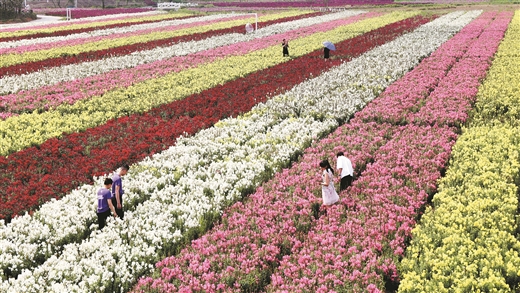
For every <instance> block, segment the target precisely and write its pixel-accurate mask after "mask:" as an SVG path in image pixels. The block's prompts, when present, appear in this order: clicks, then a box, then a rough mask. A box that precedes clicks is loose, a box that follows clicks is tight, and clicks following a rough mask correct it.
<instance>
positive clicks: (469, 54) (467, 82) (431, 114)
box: [359, 12, 512, 126]
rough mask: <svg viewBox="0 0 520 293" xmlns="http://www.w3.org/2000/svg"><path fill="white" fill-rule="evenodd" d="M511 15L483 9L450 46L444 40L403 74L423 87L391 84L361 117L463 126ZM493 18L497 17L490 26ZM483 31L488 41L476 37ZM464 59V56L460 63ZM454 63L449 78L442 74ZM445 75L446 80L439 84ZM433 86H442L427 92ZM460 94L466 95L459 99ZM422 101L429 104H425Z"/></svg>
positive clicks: (406, 122) (394, 121)
mask: <svg viewBox="0 0 520 293" xmlns="http://www.w3.org/2000/svg"><path fill="white" fill-rule="evenodd" d="M511 17H512V16H511V13H510V12H502V13H500V14H497V13H496V12H487V13H484V14H483V15H482V16H481V17H479V18H478V19H477V20H475V21H474V22H473V23H472V24H471V25H468V26H467V27H465V28H464V29H463V30H462V31H461V33H459V34H457V35H455V36H454V37H453V39H452V41H450V42H449V43H448V44H449V46H448V44H446V45H445V46H442V47H441V48H439V50H437V51H436V52H434V54H432V56H431V57H430V58H428V59H426V60H424V61H423V62H422V64H421V66H419V67H418V68H417V69H416V70H414V71H412V72H410V74H408V75H406V76H405V77H404V78H403V82H404V83H403V84H413V85H414V86H415V87H417V88H421V89H422V90H420V91H415V92H413V93H410V92H408V91H407V89H406V87H405V88H398V87H392V88H391V89H390V88H389V89H388V90H387V91H386V92H385V94H384V95H383V96H382V97H381V98H379V99H377V100H375V101H373V106H372V107H371V110H370V111H368V110H367V111H363V113H362V115H361V116H359V118H360V119H362V120H363V121H385V122H389V123H393V124H401V125H404V124H408V123H416V124H428V125H432V124H434V123H437V124H448V125H457V126H460V124H461V123H464V122H465V121H466V119H467V117H468V109H469V108H471V106H472V102H474V97H475V94H476V92H477V86H478V84H480V80H482V78H483V77H484V76H485V74H486V69H487V68H488V67H489V64H490V61H489V60H490V57H492V56H493V54H494V52H495V51H496V49H497V47H498V44H499V43H500V40H501V39H502V37H503V32H504V31H505V29H506V28H507V25H508V24H509V21H510V19H511ZM493 19H494V20H493ZM491 20H493V22H492V23H491V24H489V25H488V26H487V27H486V24H487V23H489V22H490V21H491ZM478 24H481V25H479V26H477V25H478ZM482 30H484V31H482ZM479 35H480V40H483V39H485V40H488V42H482V41H479V42H472V40H473V39H474V38H476V37H478V36H479ZM470 43H471V46H469V47H468V44H470ZM460 58H463V59H461V60H459V61H458V62H457V60H458V59H460ZM452 66H454V67H453V68H451V70H450V71H449V73H448V77H447V78H444V75H445V72H446V71H447V69H448V68H450V67H452ZM421 68H425V70H427V71H428V72H429V74H427V75H426V74H424V72H422V71H421V70H422V69H421ZM468 73H470V74H468ZM441 78H444V79H443V81H442V82H440V83H439V81H440V80H441ZM453 84H456V85H457V87H454V86H453ZM434 87H438V89H436V90H435V91H434V92H433V93H432V94H431V95H429V93H430V91H431V90H432V89H433V88H434ZM440 88H443V89H444V90H442V91H441V90H440ZM460 97H464V99H463V100H460ZM422 105H425V107H423V108H422V109H421V106H422Z"/></svg>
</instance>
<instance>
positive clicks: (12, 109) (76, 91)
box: [0, 13, 378, 119]
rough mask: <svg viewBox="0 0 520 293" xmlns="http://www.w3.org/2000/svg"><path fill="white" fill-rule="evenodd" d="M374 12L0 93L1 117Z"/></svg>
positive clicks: (101, 91) (79, 97)
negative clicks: (35, 87)
mask: <svg viewBox="0 0 520 293" xmlns="http://www.w3.org/2000/svg"><path fill="white" fill-rule="evenodd" d="M376 15H378V14H377V13H367V14H363V15H358V16H354V17H349V18H347V19H341V20H335V21H330V22H326V23H323V24H319V25H314V26H310V27H305V28H299V29H297V30H291V31H288V32H286V33H282V34H276V35H272V36H268V37H265V38H259V39H254V40H252V41H248V42H240V43H235V44H233V45H229V46H224V47H220V48H215V49H211V50H206V51H202V52H199V53H195V54H192V55H187V56H178V57H173V58H170V59H166V60H159V61H156V62H153V63H148V64H143V65H139V66H136V67H134V68H129V69H122V70H114V71H110V72H107V73H105V74H101V75H96V76H91V77H87V78H83V79H77V80H74V81H70V82H62V83H59V84H56V85H52V86H46V87H42V88H37V89H34V90H28V91H20V92H18V93H16V94H10V95H5V96H0V108H3V109H5V110H4V112H1V113H0V117H4V119H5V118H7V117H9V116H13V115H17V114H19V113H22V112H30V111H33V110H34V109H48V108H50V107H56V106H58V105H60V104H62V103H69V104H73V103H74V102H76V101H79V100H82V99H86V98H89V97H91V96H96V95H102V94H104V93H106V92H108V91H111V90H114V89H117V88H125V87H128V86H130V85H132V84H135V83H138V82H143V81H145V80H148V79H152V78H158V77H161V76H164V75H166V74H169V73H172V72H179V71H181V70H185V69H187V68H193V67H197V66H199V65H201V64H204V63H209V62H212V61H215V60H217V59H220V58H225V57H228V56H239V55H243V54H247V53H250V52H253V51H256V50H260V49H264V48H267V47H269V46H272V45H275V44H278V43H280V42H281V40H282V39H284V38H285V39H288V40H291V39H295V38H301V37H305V36H308V35H311V34H313V33H317V32H324V31H328V30H331V29H333V28H336V27H339V26H343V25H347V24H350V23H353V22H356V21H358V20H360V19H364V18H370V17H374V16H376Z"/></svg>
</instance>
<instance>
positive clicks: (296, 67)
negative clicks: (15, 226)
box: [0, 17, 430, 221]
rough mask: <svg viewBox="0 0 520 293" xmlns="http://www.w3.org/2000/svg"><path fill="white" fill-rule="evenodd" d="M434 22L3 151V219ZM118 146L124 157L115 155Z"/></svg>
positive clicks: (410, 22)
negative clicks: (5, 153) (328, 57)
mask: <svg viewBox="0 0 520 293" xmlns="http://www.w3.org/2000/svg"><path fill="white" fill-rule="evenodd" d="M429 20H430V18H425V17H414V18H411V19H406V20H403V21H400V22H397V23H393V24H390V25H387V26H385V27H383V28H380V29H377V30H374V31H372V32H369V33H367V34H364V35H361V36H358V37H355V38H353V39H350V40H346V41H344V42H342V43H341V44H338V45H339V46H338V51H337V52H336V53H335V56H337V58H338V59H331V60H329V61H328V62H323V59H322V58H321V54H322V52H321V51H319V52H313V53H311V54H309V55H306V56H303V57H300V58H295V59H291V60H290V61H287V62H285V63H282V64H280V65H277V66H274V67H272V68H268V69H266V70H262V71H259V72H256V73H253V74H251V75H249V76H247V77H244V78H240V79H237V80H235V81H232V82H229V83H226V84H224V85H221V86H218V87H215V88H212V89H209V90H206V91H203V92H202V93H200V94H196V95H192V96H189V97H187V98H185V99H183V100H180V101H175V102H173V103H170V104H167V105H163V106H160V107H158V108H155V109H153V110H151V111H148V112H147V113H144V114H142V115H140V114H134V115H131V116H128V117H122V118H119V119H117V120H111V121H109V122H108V123H106V124H105V125H102V126H99V127H95V128H92V129H88V130H86V131H85V132H81V133H74V134H69V135H64V136H63V137H62V138H60V139H57V138H54V139H50V140H48V141H47V142H45V143H44V144H42V145H40V146H38V147H31V148H28V149H25V150H22V151H20V152H16V153H12V154H10V155H9V156H8V157H0V168H2V169H3V170H4V172H2V174H0V187H1V188H0V198H2V206H1V207H0V218H4V219H6V220H7V221H9V219H10V218H11V217H12V216H13V215H17V214H20V213H21V212H23V211H27V210H31V209H34V208H37V206H38V205H39V204H41V203H43V202H46V201H47V200H49V199H51V198H60V197H61V196H63V195H64V194H65V193H66V192H68V191H70V190H71V189H74V188H76V187H77V186H79V185H80V184H84V183H92V178H91V175H92V174H95V175H102V174H104V173H106V172H107V171H108V170H113V169H115V168H117V166H118V165H120V164H122V163H130V164H131V163H134V162H137V161H139V160H141V159H142V158H144V157H147V156H149V155H151V154H153V153H156V152H160V151H162V150H164V149H166V148H167V147H169V146H171V145H173V144H175V141H176V138H177V137H178V136H179V135H182V134H183V133H188V134H193V133H195V132H197V131H198V130H200V129H203V128H206V127H209V126H211V125H212V124H214V123H216V122H217V121H219V120H220V119H222V118H225V117H229V116H236V115H238V114H240V113H243V112H246V111H248V110H250V109H251V108H252V107H253V106H254V105H255V104H257V103H259V102H262V101H265V100H266V99H267V96H268V95H270V96H272V95H275V94H278V93H281V92H283V91H285V90H287V89H289V88H291V87H292V86H294V85H296V84H298V83H301V82H302V81H304V80H305V79H306V78H308V77H310V76H317V75H319V74H320V73H321V72H322V71H324V70H327V69H328V68H331V67H332V66H335V65H339V64H340V63H341V62H342V61H345V60H348V59H350V58H353V57H355V56H359V55H360V54H362V53H364V52H366V51H367V50H369V49H371V48H374V47H375V46H378V45H381V44H384V43H386V42H388V41H389V40H392V39H394V38H395V37H397V36H399V35H400V34H402V33H404V32H405V31H407V30H410V29H412V28H414V27H417V26H419V25H421V24H424V23H426V22H428V21H429ZM359 44H364V45H363V46H360V45H359ZM342 58H343V60H341V59H342ZM114 152H117V153H118V156H112V155H111V154H112V153H114ZM13 195H14V196H13Z"/></svg>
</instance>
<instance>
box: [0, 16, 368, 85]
mask: <svg viewBox="0 0 520 293" xmlns="http://www.w3.org/2000/svg"><path fill="white" fill-rule="evenodd" d="M362 13H365V11H360V10H349V11H345V12H339V13H334V14H326V15H322V16H315V17H310V18H304V19H298V20H293V21H288V22H284V23H279V24H273V25H270V26H266V27H263V28H259V29H258V31H257V32H256V33H254V34H238V33H234V34H225V35H220V36H214V37H211V38H207V39H204V40H199V41H190V42H184V43H179V44H175V45H172V46H169V47H159V48H155V49H152V50H145V51H138V52H134V53H132V54H129V55H125V56H118V57H110V58H106V59H103V60H98V61H93V62H83V63H79V64H71V65H65V66H60V67H54V68H50V69H45V70H41V71H37V72H33V73H29V74H22V75H12V76H5V77H2V78H0V95H5V94H8V93H16V92H18V91H20V90H29V89H35V88H39V87H43V86H48V85H53V84H57V83H59V82H65V81H71V80H76V79H81V78H86V77H89V76H94V75H98V74H102V73H106V72H108V71H111V70H117V69H126V68H132V67H135V66H138V65H141V64H146V63H151V62H155V61H159V60H164V59H168V58H172V57H175V56H185V55H188V54H193V53H197V52H201V51H205V50H209V49H213V48H217V47H222V46H227V45H231V44H234V43H238V42H246V41H251V40H254V39H258V38H264V37H267V36H271V35H274V34H280V33H284V32H287V31H290V30H295V29H299V28H303V27H309V26H313V25H317V24H321V23H325V22H329V21H334V20H338V19H342V18H346V17H352V16H355V15H358V14H362Z"/></svg>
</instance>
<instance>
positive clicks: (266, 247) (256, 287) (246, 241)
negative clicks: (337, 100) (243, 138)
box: [137, 123, 393, 292]
mask: <svg viewBox="0 0 520 293" xmlns="http://www.w3.org/2000/svg"><path fill="white" fill-rule="evenodd" d="M392 133H393V127H392V126H391V125H388V124H385V125H379V124H376V123H350V124H348V125H347V126H346V127H343V128H342V129H340V130H338V131H336V132H334V133H333V134H331V135H330V136H329V137H328V138H326V139H325V140H324V141H322V142H320V144H319V145H317V146H314V147H311V148H309V149H307V150H306V152H305V155H304V157H303V159H302V160H301V162H299V163H297V164H295V165H293V166H292V167H291V168H290V169H285V170H283V171H282V172H281V173H278V174H276V176H275V178H274V179H272V180H271V181H269V182H268V183H266V184H264V185H263V186H262V187H260V188H259V189H258V190H257V191H256V192H255V193H254V194H253V195H251V196H250V198H249V199H248V200H247V202H245V203H241V202H239V203H236V204H234V205H233V206H232V207H231V208H230V209H229V210H228V211H227V212H226V213H225V214H224V215H223V217H222V223H221V224H220V225H219V226H217V227H215V228H214V229H213V230H211V231H210V232H208V233H207V234H205V235H204V236H203V237H201V238H200V239H197V240H195V241H193V242H192V245H191V247H188V248H186V249H184V250H183V251H182V252H181V254H180V255H179V256H177V257H171V258H166V259H164V260H163V261H161V262H159V263H158V264H157V265H156V266H157V268H159V269H162V274H161V278H159V279H153V278H146V279H142V280H141V281H140V282H139V286H138V289H137V291H139V290H141V289H144V288H145V287H148V288H158V289H159V291H161V292H192V291H204V292H217V291H219V290H223V291H225V292H231V291H234V292H239V291H240V290H241V289H242V290H244V288H248V289H250V290H249V291H251V292H259V291H261V290H262V289H263V288H264V287H265V286H266V285H267V284H268V281H267V279H268V276H270V275H271V274H272V272H273V271H274V270H275V268H276V266H278V264H279V262H280V260H281V259H282V258H283V257H284V256H285V255H289V254H291V253H293V252H296V251H298V250H299V249H300V248H301V247H302V245H303V242H302V241H303V240H304V239H305V238H306V235H307V233H308V231H309V230H310V229H311V228H312V226H313V225H314V224H315V222H316V217H318V216H319V215H320V213H322V212H320V210H319V209H320V208H319V207H320V205H321V188H320V184H319V182H321V177H320V172H319V168H318V167H317V166H318V163H319V161H320V160H322V159H323V158H324V157H327V156H328V155H330V154H331V153H333V152H336V151H339V150H344V149H345V148H347V149H348V153H349V156H350V158H351V159H352V160H353V162H355V164H356V166H355V170H356V171H357V172H359V171H361V168H363V166H364V165H365V164H366V163H368V162H370V160H371V159H373V153H374V152H375V150H377V149H378V148H379V147H380V146H381V145H383V144H384V143H385V142H386V140H387V138H388V137H389V136H391V135H392ZM333 141H335V142H338V141H339V142H341V143H342V144H341V145H337V148H334V145H333V144H332V143H331V142H333ZM345 141H346V142H348V143H346V144H345V143H344V142H345ZM327 142H328V143H327ZM341 196H345V194H342V195H341ZM266 278H267V279H266Z"/></svg>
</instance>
